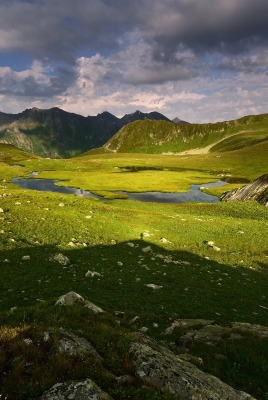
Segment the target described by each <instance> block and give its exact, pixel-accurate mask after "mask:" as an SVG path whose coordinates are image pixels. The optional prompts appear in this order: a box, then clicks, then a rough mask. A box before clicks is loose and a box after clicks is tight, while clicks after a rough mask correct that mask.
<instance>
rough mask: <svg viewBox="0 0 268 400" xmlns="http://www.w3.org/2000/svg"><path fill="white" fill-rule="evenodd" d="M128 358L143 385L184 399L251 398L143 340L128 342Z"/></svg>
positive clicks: (231, 399)
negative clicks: (140, 341)
mask: <svg viewBox="0 0 268 400" xmlns="http://www.w3.org/2000/svg"><path fill="white" fill-rule="evenodd" d="M128 356H129V360H130V361H131V362H132V365H133V367H134V368H135V370H136V376H137V377H138V378H140V379H141V380H142V381H143V383H144V384H145V385H147V386H150V387H154V388H156V389H158V390H160V391H161V392H162V393H169V394H172V395H174V398H181V399H185V400H190V399H195V400H205V399H206V400H208V399H209V400H250V399H251V400H253V397H251V396H250V395H248V394H247V393H244V392H241V391H238V390H235V389H233V388H232V387H231V386H229V385H227V384H225V383H224V382H222V381H221V380H220V379H218V378H216V377H214V376H212V375H209V374H207V373H205V372H203V371H201V370H199V369H198V368H197V367H196V366H194V365H192V364H191V363H189V362H186V361H183V360H182V359H180V358H179V357H178V356H176V355H175V354H173V353H172V352H171V351H169V350H168V349H165V348H163V347H160V346H157V347H156V348H155V347H154V345H153V342H152V344H151V345H150V344H148V340H147V343H145V344H143V343H132V345H131V346H130V349H129V353H128Z"/></svg>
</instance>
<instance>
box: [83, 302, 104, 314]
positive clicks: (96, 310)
mask: <svg viewBox="0 0 268 400" xmlns="http://www.w3.org/2000/svg"><path fill="white" fill-rule="evenodd" d="M85 308H88V309H89V310H91V311H93V312H94V314H102V313H103V312H104V310H103V309H102V308H100V307H99V306H96V304H94V303H91V302H90V301H86V304H85Z"/></svg>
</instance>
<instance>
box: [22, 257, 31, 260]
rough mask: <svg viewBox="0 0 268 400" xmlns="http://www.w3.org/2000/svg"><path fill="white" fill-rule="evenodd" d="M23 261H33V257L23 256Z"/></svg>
mask: <svg viewBox="0 0 268 400" xmlns="http://www.w3.org/2000/svg"><path fill="white" fill-rule="evenodd" d="M21 259H22V260H30V259H31V257H30V256H22V258H21Z"/></svg>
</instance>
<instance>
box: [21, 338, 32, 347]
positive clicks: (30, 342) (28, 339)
mask: <svg viewBox="0 0 268 400" xmlns="http://www.w3.org/2000/svg"><path fill="white" fill-rule="evenodd" d="M23 341H24V343H25V344H27V346H30V344H32V343H33V341H32V339H30V338H26V339H23Z"/></svg>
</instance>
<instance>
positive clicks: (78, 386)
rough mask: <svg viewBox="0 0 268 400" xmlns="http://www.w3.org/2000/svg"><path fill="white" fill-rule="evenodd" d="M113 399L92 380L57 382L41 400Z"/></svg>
mask: <svg viewBox="0 0 268 400" xmlns="http://www.w3.org/2000/svg"><path fill="white" fill-rule="evenodd" d="M70 399H72V400H112V398H111V397H110V396H109V395H108V394H107V393H105V392H103V391H102V390H101V389H100V388H99V386H97V385H96V384H95V383H94V382H93V381H92V380H90V379H86V380H84V381H75V382H64V383H57V384H56V385H54V386H53V387H52V388H51V389H49V390H48V391H47V392H45V393H44V394H43V395H42V397H40V399H39V400H70Z"/></svg>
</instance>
